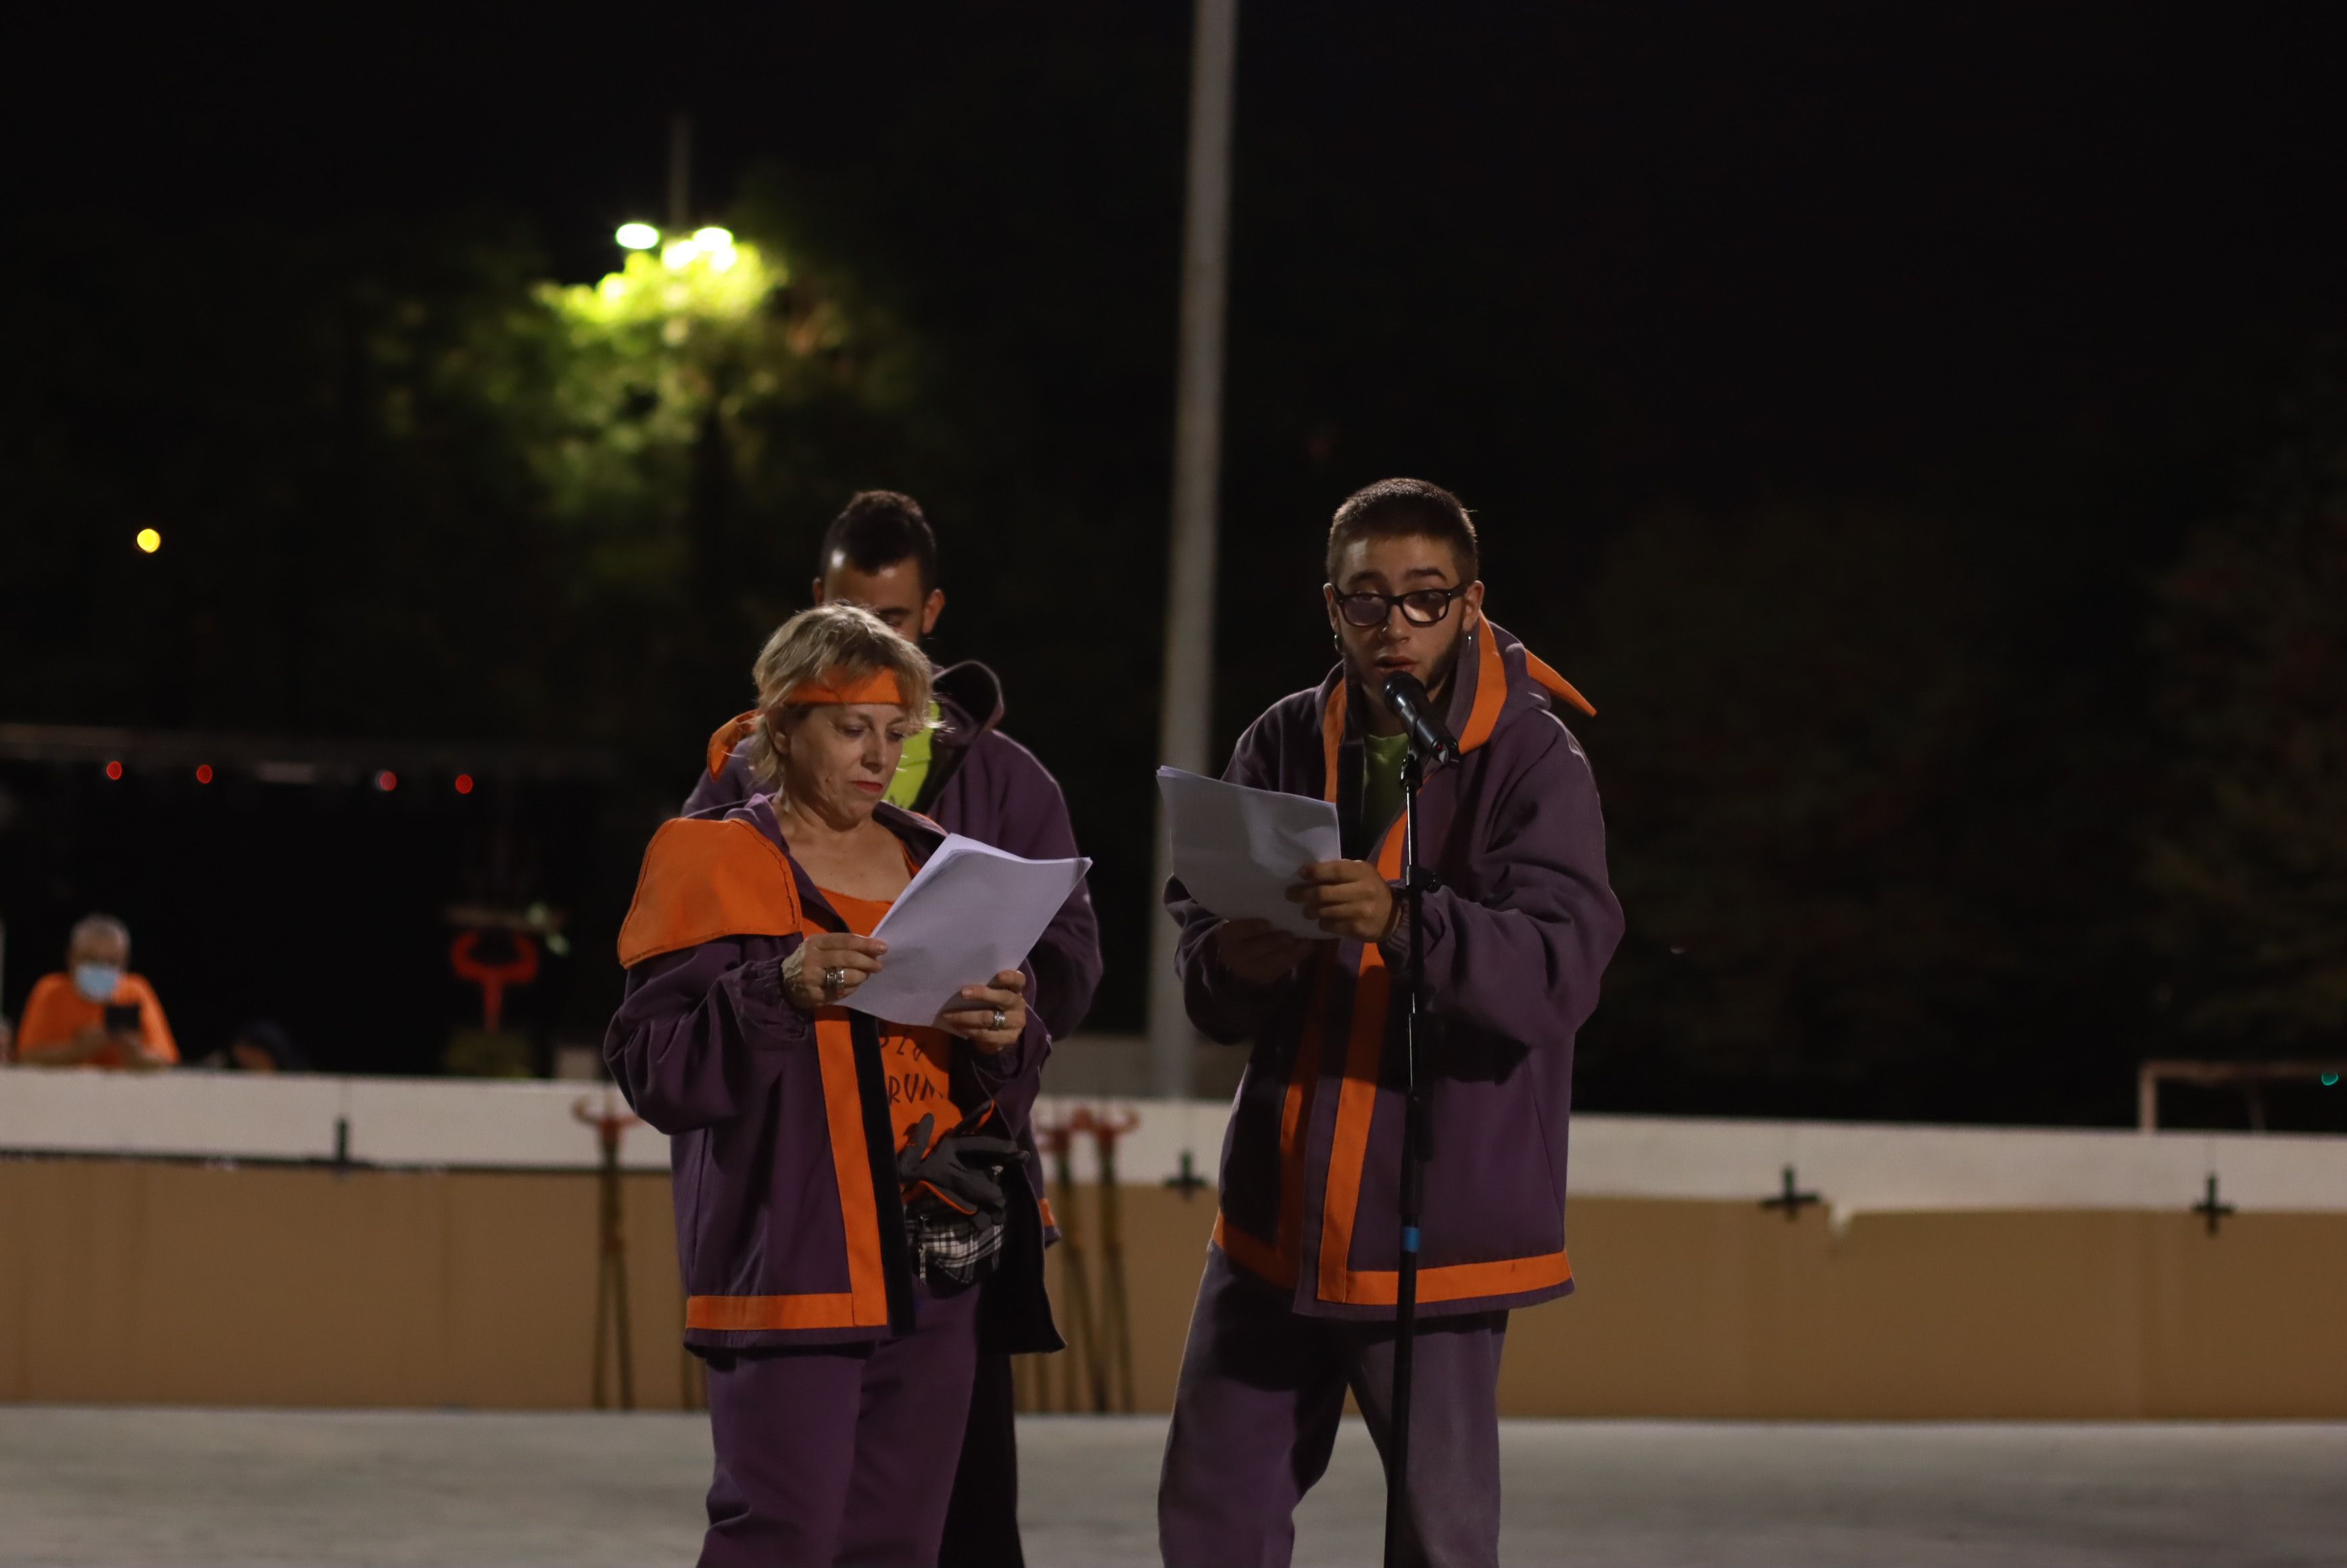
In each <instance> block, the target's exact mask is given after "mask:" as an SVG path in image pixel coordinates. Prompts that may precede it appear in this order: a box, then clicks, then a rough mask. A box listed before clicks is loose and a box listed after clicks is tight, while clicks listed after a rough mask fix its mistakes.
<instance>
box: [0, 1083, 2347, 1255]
mask: <svg viewBox="0 0 2347 1568" xmlns="http://www.w3.org/2000/svg"><path fill="white" fill-rule="evenodd" d="M607 1107H609V1108H610V1109H611V1110H613V1111H617V1112H622V1113H624V1112H625V1110H626V1106H625V1104H624V1103H623V1102H620V1099H619V1097H618V1095H617V1094H616V1092H615V1091H611V1090H610V1089H609V1088H607V1087H605V1086H600V1085H596V1084H583V1083H552V1082H540V1081H527V1082H520V1081H518V1082H497V1081H478V1080H464V1079H428V1078H412V1079H411V1078H325V1077H311V1076H285V1077H275V1078H272V1077H246V1076H240V1075H231V1074H210V1073H197V1072H171V1073H159V1074H149V1075H141V1074H131V1073H121V1072H104V1071H93V1070H89V1069H67V1070H55V1069H42V1068H21V1067H20V1068H11V1069H6V1070H0V1152H15V1153H53V1154H70V1153H79V1154H128V1155H148V1156H157V1157H170V1158H196V1159H207V1160H222V1161H239V1160H319V1161H327V1160H333V1159H334V1158H335V1157H336V1156H337V1153H338V1139H339V1140H342V1141H343V1142H342V1143H341V1144H340V1153H343V1154H345V1155H346V1156H347V1157H348V1158H349V1159H351V1160H353V1161H354V1162H357V1163H364V1164H376V1165H395V1166H418V1167H427V1168H449V1169H473V1170H549V1171H552V1170H580V1169H585V1168H588V1167H590V1166H593V1165H594V1164H596V1163H598V1161H599V1159H600V1150H599V1146H598V1143H597V1140H596V1134H595V1132H594V1130H593V1129H592V1128H591V1127H589V1125H587V1124H586V1123H585V1122H582V1121H581V1120H580V1117H581V1114H582V1113H583V1114H585V1115H588V1116H593V1115H598V1114H600V1113H602V1112H604V1110H605V1109H606V1108H607ZM1078 1112H1090V1113H1091V1114H1092V1116H1094V1117H1097V1118H1101V1119H1104V1120H1110V1121H1113V1122H1130V1123H1131V1130H1130V1131H1129V1132H1126V1133H1124V1134H1123V1136H1122V1138H1121V1139H1120V1140H1119V1142H1118V1153H1117V1166H1118V1169H1117V1177H1118V1180H1119V1183H1120V1184H1126V1185H1139V1186H1155V1185H1159V1184H1163V1183H1166V1182H1169V1181H1172V1180H1173V1179H1176V1178H1177V1177H1178V1176H1179V1175H1180V1174H1181V1173H1182V1172H1183V1170H1184V1164H1183V1161H1184V1155H1185V1154H1186V1155H1187V1156H1188V1158H1189V1165H1188V1170H1189V1172H1190V1173H1192V1174H1194V1175H1196V1176H1200V1177H1204V1178H1206V1179H1208V1180H1211V1179H1212V1177H1213V1175H1214V1169H1215V1166H1216V1163H1217V1161H1218V1159H1219V1157H1220V1153H1221V1149H1222V1139H1223V1129H1224V1125H1225V1122H1226V1120H1227V1118H1228V1108H1227V1107H1226V1106H1225V1105H1222V1104H1219V1103H1214V1102H1203V1101H1148V1100H1081V1101H1079V1100H1072V1099H1059V1098H1052V1097H1046V1098H1045V1099H1044V1100H1042V1101H1041V1102H1040V1103H1039V1104H1038V1106H1037V1112H1036V1120H1037V1122H1038V1124H1039V1125H1040V1126H1050V1125H1053V1124H1057V1123H1061V1122H1066V1121H1068V1120H1069V1119H1070V1118H1071V1117H1072V1116H1074V1115H1076V1114H1077V1113H1078ZM667 1143H668V1141H667V1140H666V1139H665V1138H664V1137H662V1136H661V1134H660V1133H658V1132H654V1131H653V1130H652V1129H651V1128H649V1127H642V1126H638V1127H635V1128H632V1129H630V1132H628V1133H627V1135H626V1138H625V1139H624V1141H623V1143H622V1144H621V1161H622V1163H623V1164H624V1165H625V1166H626V1167H627V1168H629V1169H630V1170H641V1171H659V1170H666V1169H667V1168H668V1147H667ZM1095 1147H1096V1145H1095V1141H1094V1140H1093V1139H1092V1137H1090V1136H1079V1137H1078V1138H1076V1140H1075V1141H1074V1151H1073V1153H1074V1164H1075V1174H1076V1179H1077V1180H1078V1181H1079V1182H1083V1183H1090V1182H1092V1181H1093V1180H1095V1179H1096V1177H1097V1172H1098V1166H1097V1161H1096V1157H1095V1153H1094V1150H1095ZM1787 1167H1790V1168H1791V1169H1792V1171H1793V1173H1794V1180H1795V1183H1796V1184H1797V1186H1798V1187H1799V1190H1801V1191H1802V1192H1805V1193H1814V1194H1818V1195H1819V1198H1820V1199H1821V1200H1822V1201H1823V1203H1824V1204H1825V1205H1826V1207H1827V1209H1828V1211H1829V1213H1830V1214H1832V1215H1833V1216H1834V1219H1835V1221H1836V1224H1837V1225H1846V1224H1847V1223H1848V1221H1849V1220H1850V1217H1851V1216H1853V1215H1856V1214H1883V1213H1901V1212H1904V1213H1950V1212H1963V1211H1995V1210H2024V1209H2065V1210H2094V1209H2133V1210H2145V1211H2171V1212H2176V1211H2183V1210H2186V1209H2188V1208H2189V1207H2190V1206H2191V1205H2192V1204H2196V1203H2198V1202H2201V1201H2202V1200H2203V1199H2204V1198H2205V1196H2206V1194H2207V1191H2208V1183H2209V1178H2210V1177H2211V1176H2214V1177H2215V1178H2216V1180H2217V1184H2218V1194H2219V1199H2220V1201H2222V1202H2223V1203H2225V1204H2231V1205H2233V1206H2234V1207H2236V1208H2237V1209H2239V1211H2241V1212H2243V1213H2250V1212H2267V1213H2324V1212H2347V1138H2338V1137H2319V1136H2317V1137H2306V1136H2288V1135H2280V1134H2252V1133H2209V1132H2152V1133H2144V1132H2132V1131H2101V1130H2042V1129H2034V1128H2004V1127H1942V1126H1902V1125H1885V1124H1880V1123H1857V1122H1747V1121H1736V1120H1727V1119H1695V1118H1667V1117H1649V1116H1606V1115H1583V1116H1577V1117H1575V1118H1574V1119H1573V1147H1572V1173H1571V1186H1572V1189H1573V1193H1574V1194H1576V1195H1577V1196H1582V1197H1593V1198H1594V1197H1618V1198H1681V1199H1699V1200H1711V1201H1722V1200H1726V1201H1737V1200H1750V1201H1758V1199H1760V1198H1763V1197H1767V1196H1768V1195H1770V1194H1774V1193H1777V1192H1778V1191H1779V1190H1780V1189H1781V1187H1782V1185H1783V1182H1784V1172H1785V1170H1786V1168H1787Z"/></svg>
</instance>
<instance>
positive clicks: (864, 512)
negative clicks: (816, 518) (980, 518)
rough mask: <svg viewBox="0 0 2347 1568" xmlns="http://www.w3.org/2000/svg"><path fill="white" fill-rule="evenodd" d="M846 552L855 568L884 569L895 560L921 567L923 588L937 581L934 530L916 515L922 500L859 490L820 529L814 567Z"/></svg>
mask: <svg viewBox="0 0 2347 1568" xmlns="http://www.w3.org/2000/svg"><path fill="white" fill-rule="evenodd" d="M841 557H846V560H847V564H848V565H849V566H852V567H854V568H855V569H856V570H857V571H862V572H875V571H886V570H887V569H888V568H890V567H892V566H895V565H896V564H897V562H898V561H901V560H909V561H912V562H914V563H916V564H917V566H918V567H919V568H920V572H921V589H922V591H923V592H927V591H928V589H933V588H935V587H937V586H938V536H937V535H936V534H934V533H932V532H930V531H929V519H928V518H925V517H923V516H922V515H921V503H920V502H918V501H917V500H915V499H913V497H910V496H904V495H899V494H897V492H896V491H894V490H859V491H857V492H856V494H855V495H854V496H852V497H849V498H848V502H847V505H846V507H845V508H843V509H842V510H841V512H840V514H839V516H837V517H835V518H832V519H831V527H829V528H825V529H824V531H823V559H822V560H821V562H820V563H819V564H818V565H817V567H816V570H817V572H818V573H821V572H827V571H829V570H830V569H831V563H832V562H833V561H834V560H835V559H839V558H841Z"/></svg>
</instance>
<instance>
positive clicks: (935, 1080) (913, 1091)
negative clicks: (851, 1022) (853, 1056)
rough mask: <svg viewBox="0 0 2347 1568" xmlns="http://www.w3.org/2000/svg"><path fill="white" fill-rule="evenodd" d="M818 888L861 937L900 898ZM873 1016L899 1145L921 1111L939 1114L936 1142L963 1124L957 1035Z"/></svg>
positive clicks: (932, 1130)
mask: <svg viewBox="0 0 2347 1568" xmlns="http://www.w3.org/2000/svg"><path fill="white" fill-rule="evenodd" d="M817 891H818V892H820V893H822V895H823V897H824V900H825V902H826V903H828V904H829V905H830V906H831V907H833V908H834V909H835V910H837V911H838V912H839V917H840V918H841V919H842V920H845V921H846V922H847V928H848V929H849V930H851V931H853V932H855V933H856V935H857V936H859V937H868V936H870V935H871V934H872V932H873V929H874V927H877V926H878V925H879V924H880V917H882V916H883V915H886V914H887V912H888V910H889V908H890V907H891V906H892V905H894V904H895V903H896V902H897V901H896V900H895V899H894V898H850V897H848V896H847V895H846V894H845V893H835V892H833V891H832V890H831V889H830V888H828V887H824V888H818V889H817ZM873 1021H874V1022H876V1023H877V1024H878V1025H879V1026H880V1060H881V1061H883V1062H884V1063H886V1064H887V1071H888V1120H889V1122H890V1124H891V1126H892V1127H893V1128H894V1129H895V1131H896V1134H897V1148H899V1149H901V1148H903V1147H904V1146H905V1140H906V1139H907V1138H908V1137H909V1136H911V1134H912V1131H913V1128H914V1127H915V1125H916V1124H917V1123H918V1122H920V1120H921V1118H922V1117H924V1116H935V1117H936V1118H937V1122H936V1124H935V1125H934V1126H932V1127H931V1128H930V1129H929V1143H930V1147H931V1148H934V1147H936V1145H937V1141H938V1139H939V1138H942V1137H944V1136H945V1135H946V1134H947V1133H948V1132H951V1131H952V1130H953V1129H954V1128H956V1127H958V1126H959V1125H961V1108H960V1107H959V1106H957V1105H956V1104H955V1103H954V1102H953V1071H952V1068H953V1036H951V1035H949V1034H948V1033H947V1032H946V1031H945V1030H941V1029H938V1028H936V1027H935V1026H934V1025H929V1024H919V1025H915V1024H903V1023H891V1022H889V1021H888V1020H886V1019H875V1020H873ZM922 1152H923V1153H928V1150H924V1151H922Z"/></svg>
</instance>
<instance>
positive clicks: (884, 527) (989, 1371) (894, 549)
mask: <svg viewBox="0 0 2347 1568" xmlns="http://www.w3.org/2000/svg"><path fill="white" fill-rule="evenodd" d="M813 592H814V598H815V603H817V604H827V603H832V602H835V601H837V602H842V603H847V604H853V605H857V606H859V607H861V608H863V609H865V610H870V611H872V613H873V614H875V615H876V616H878V617H879V618H880V619H881V620H884V621H887V623H888V626H889V629H890V630H894V631H895V632H897V634H898V635H899V636H902V637H905V638H907V639H910V640H911V641H915V642H918V641H920V640H921V639H922V638H924V637H926V636H927V635H928V633H929V632H931V631H933V630H936V628H937V624H938V616H939V615H941V614H943V613H944V611H945V604H946V594H945V589H943V588H941V587H940V586H938V541H937V536H936V534H935V533H933V532H932V531H931V530H930V528H929V522H928V518H926V517H924V516H923V515H922V512H921V507H920V503H919V502H917V501H916V500H914V499H913V497H910V496H905V495H899V494H897V492H895V491H893V490H866V491H863V492H862V493H860V494H858V495H856V496H855V497H852V498H850V499H849V501H848V503H847V505H846V507H845V508H844V509H843V510H842V511H841V512H840V514H839V516H838V517H837V518H834V519H833V521H832V524H831V526H830V528H827V529H825V532H824V536H823V551H822V555H821V557H820V559H819V562H818V570H817V574H816V577H815V582H814V585H813ZM933 692H934V695H933V697H932V700H931V702H930V705H929V716H930V718H931V720H932V721H933V722H934V728H931V729H928V730H923V731H921V732H920V733H917V734H916V735H915V736H914V737H913V738H912V739H911V740H910V741H907V743H906V744H905V751H904V755H903V758H902V759H901V761H900V762H899V763H898V764H897V774H896V776H895V777H894V778H893V779H891V780H890V781H889V784H888V787H887V794H885V795H884V796H883V798H884V799H886V800H887V802H888V803H889V804H892V805H897V806H902V807H904V808H905V809H906V810H908V811H917V812H919V813H921V814H922V815H925V816H928V817H930V818H932V819H933V820H935V821H936V822H937V823H938V825H941V826H943V827H944V828H946V829H947V831H948V832H951V833H958V834H962V835H966V836H968V837H970V838H975V839H977V840H979V842H980V843H983V844H990V845H994V846H995V847H996V848H998V849H1007V850H1009V851H1010V853H1012V854H1013V855H1023V856H1026V857H1027V858H1029V859H1030V860H1066V859H1071V858H1073V857H1074V856H1075V855H1076V853H1077V851H1076V835H1075V829H1074V827H1073V825H1071V823H1070V822H1069V820H1068V804H1067V800H1066V797H1065V796H1063V795H1062V794H1061V793H1060V785H1059V783H1058V781H1057V780H1055V779H1053V778H1052V776H1051V773H1050V771H1049V770H1048V769H1046V768H1045V767H1044V766H1043V764H1041V763H1040V762H1039V761H1038V760H1036V757H1035V754H1034V753H1032V752H1030V751H1029V750H1028V749H1027V748H1026V747H1024V746H1022V745H1020V743H1018V742H1016V741H1014V740H1012V739H1011V738H1010V736H1009V735H1006V734H1004V733H1002V730H1001V723H1002V711H1003V702H1002V682H1001V681H1000V680H999V678H998V677H997V676H996V675H995V673H994V671H992V670H990V669H989V668H987V666H985V665H984V664H981V663H979V662H977V661H975V660H972V661H966V662H963V663H960V664H955V665H952V666H950V667H948V668H947V669H942V670H939V671H937V674H936V677H935V685H934V687H933ZM757 722H758V715H757V713H756V712H755V711H754V710H753V711H752V712H747V713H743V714H741V715H740V716H738V717H736V718H734V719H732V720H729V721H728V722H727V723H725V724H724V725H723V726H722V727H720V728H719V730H718V731H717V733H715V734H713V735H712V736H711V737H710V739H709V751H708V756H707V759H706V761H707V764H708V765H707V766H706V768H704V769H703V771H702V775H701V777H700V779H699V780H698V782H696V784H694V786H693V790H692V795H691V796H690V797H689V798H688V799H687V800H686V801H685V803H684V813H685V815H688V816H698V815H710V816H723V815H725V814H726V813H727V812H729V811H731V810H733V808H734V807H735V806H737V805H740V804H743V803H744V802H745V801H747V800H748V799H749V798H750V796H751V795H752V794H753V793H756V791H757V789H758V785H757V784H756V783H755V782H754V780H753V778H752V776H751V773H750V741H751V736H752V735H753V733H755V731H756V727H757ZM1028 967H1029V968H1030V969H1031V970H1032V971H1033V981H1032V983H1031V985H1030V989H1029V991H1028V999H1029V1003H1030V1006H1032V1007H1033V1009H1034V1010H1035V1012H1036V1015H1037V1016H1038V1017H1040V1019H1041V1020H1043V1023H1044V1026H1045V1027H1046V1028H1048V1029H1049V1030H1051V1037H1052V1038H1053V1039H1054V1040H1065V1039H1066V1038H1067V1037H1068V1036H1070V1035H1071V1034H1073V1033H1074V1032H1075V1030H1076V1028H1077V1026H1078V1025H1079V1024H1081V1023H1082V1022H1083V1020H1084V1014H1085V1013H1086V1012H1088V1011H1090V1010H1091V1008H1092V992H1093V991H1094V990H1095V989H1098V988H1099V985H1100V977H1101V951H1100V926H1099V923H1098V921H1097V920H1096V919H1095V918H1094V917H1093V914H1092V895H1091V894H1090V893H1089V892H1088V891H1086V890H1085V888H1084V887H1083V886H1082V885H1081V884H1079V885H1078V886H1077V887H1076V890H1075V892H1073V893H1072V894H1071V895H1069V897H1068V901H1067V903H1066V904H1065V905H1063V906H1062V907H1061V909H1060V912H1059V914H1057V915H1056V916H1054V917H1052V919H1051V926H1050V927H1049V928H1048V929H1046V930H1045V931H1044V933H1043V936H1042V939H1041V940H1040V941H1039V942H1037V943H1036V945H1035V950H1034V952H1033V953H1032V954H1031V955H1030V957H1029V959H1028ZM1020 1138H1021V1141H1022V1142H1024V1143H1027V1145H1028V1150H1027V1153H1028V1170H1029V1171H1030V1173H1032V1172H1034V1171H1036V1170H1038V1169H1039V1168H1040V1167H1039V1164H1038V1162H1037V1161H1036V1158H1035V1154H1034V1150H1033V1146H1032V1140H1031V1139H1030V1138H1029V1137H1028V1136H1027V1135H1026V1134H1025V1133H1024V1132H1022V1133H1021V1134H1020ZM1046 1212H1047V1213H1048V1210H1047V1211H1046ZM979 1348H980V1351H981V1352H982V1353H981V1355H980V1356H979V1364H978V1378H977V1384H976V1387H975V1389H974V1391H973V1393H972V1396H971V1399H970V1404H969V1424H968V1426H967V1428H966V1430H965V1431H964V1435H963V1442H962V1451H961V1459H960V1461H959V1468H958V1470H957V1471H956V1473H955V1477H954V1490H953V1502H952V1505H951V1507H950V1509H949V1511H948V1513H947V1516H946V1532H945V1542H944V1548H943V1551H942V1553H941V1554H940V1556H939V1557H938V1563H939V1568H963V1565H968V1568H1019V1564H1020V1563H1022V1562H1023V1561H1025V1559H1024V1557H1023V1555H1022V1553H1021V1549H1020V1538H1019V1450H1018V1441H1019V1434H1018V1429H1017V1427H1016V1425H1015V1423H1014V1421H1013V1399H1012V1386H1011V1372H1010V1358H1009V1357H1008V1356H1005V1355H997V1354H991V1353H985V1352H987V1343H986V1340H985V1339H984V1337H981V1339H980V1342H979Z"/></svg>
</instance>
